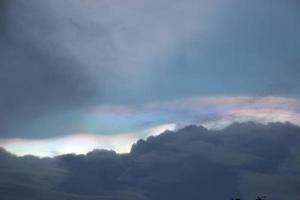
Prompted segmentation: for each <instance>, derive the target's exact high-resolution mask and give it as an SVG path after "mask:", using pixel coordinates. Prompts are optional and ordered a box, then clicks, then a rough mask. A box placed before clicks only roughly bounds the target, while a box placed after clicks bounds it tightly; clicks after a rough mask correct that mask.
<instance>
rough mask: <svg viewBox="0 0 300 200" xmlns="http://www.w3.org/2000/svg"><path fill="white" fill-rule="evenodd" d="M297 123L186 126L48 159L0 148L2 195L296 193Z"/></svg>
mask: <svg viewBox="0 0 300 200" xmlns="http://www.w3.org/2000/svg"><path fill="white" fill-rule="evenodd" d="M299 141H300V128H299V127H298V126H295V125H292V124H282V123H270V124H267V125H262V124H256V123H253V122H249V123H241V124H237V123H236V124H232V125H231V126H229V127H227V128H225V129H222V130H208V129H205V128H203V127H198V126H188V127H185V128H183V129H180V130H178V131H176V132H172V131H167V132H165V133H163V134H161V135H158V136H151V137H149V138H148V139H147V140H139V141H138V142H137V143H136V144H135V145H133V147H132V149H131V152H130V153H129V154H116V153H115V152H114V151H106V150H94V151H92V152H90V153H88V154H86V155H74V154H68V155H62V156H58V157H55V158H44V159H38V158H35V157H28V156H26V157H15V156H13V155H11V154H9V153H7V152H5V151H4V150H2V151H1V153H0V159H1V162H0V163H1V164H0V173H1V181H0V190H1V193H0V195H1V197H2V198H4V199H18V198H20V195H21V196H22V199H31V200H32V199H40V198H41V197H42V196H43V197H44V196H46V197H47V199H49V200H50V199H51V200H52V199H57V198H65V199H84V200H85V199H87V200H90V199H132V200H133V199H137V200H145V199H150V200H154V199H155V200H164V199H174V200H181V199H191V200H194V199H195V200H196V199H230V198H231V197H236V196H238V197H241V198H242V199H245V200H252V199H255V197H256V196H257V195H266V196H267V197H268V198H270V199H273V200H280V199H298V198H299V197H300V193H299V190H298V188H299V186H300V165H299V146H300V144H299Z"/></svg>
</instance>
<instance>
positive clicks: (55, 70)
mask: <svg viewBox="0 0 300 200" xmlns="http://www.w3.org/2000/svg"><path fill="white" fill-rule="evenodd" d="M25 5H26V4H24V3H18V4H17V6H16V5H15V1H11V2H9V1H1V4H0V9H1V14H0V15H1V17H0V91H1V92H0V95H1V98H0V110H1V114H0V122H1V123H0V137H37V135H31V136H30V134H29V133H26V132H25V131H24V130H23V132H22V131H20V130H22V129H24V125H25V124H26V123H28V122H30V121H31V120H34V119H36V118H37V117H40V116H41V115H43V114H46V113H52V112H55V111H60V112H62V111H65V110H68V109H71V108H74V107H77V108H78V107H79V108H80V105H82V104H85V103H87V102H88V100H89V99H90V98H91V97H92V92H93V91H94V89H93V87H91V85H90V83H89V82H88V81H87V80H88V79H87V78H86V76H85V74H84V73H83V71H80V70H78V68H76V67H78V66H79V65H80V64H79V63H78V62H75V61H74V60H73V59H72V58H70V57H68V56H66V55H65V54H62V53H61V52H57V47H55V46H53V45H52V44H51V41H48V40H46V39H47V38H46V35H45V34H47V33H46V32H43V27H41V26H40V25H38V24H36V23H37V22H36V21H34V18H33V17H27V15H30V10H27V11H28V13H27V15H26V12H25V11H26V9H25V11H23V12H25V13H21V14H20V13H15V12H16V11H17V9H16V8H20V7H22V6H23V7H24V6H25ZM2 11H3V12H2ZM22 14H23V15H25V17H23V18H22ZM12 15H13V16H14V15H16V16H19V15H21V16H19V17H16V19H14V18H13V17H11V16H12ZM14 20H15V21H16V20H18V23H14V22H15V21H14ZM26 20H27V21H26ZM29 25H30V26H31V27H28V28H32V26H38V27H39V29H37V30H35V31H36V32H37V33H35V34H37V35H38V36H39V38H38V41H44V43H45V44H47V45H44V46H41V45H40V43H38V42H32V40H31V38H30V37H34V34H33V33H32V34H31V35H26V32H25V31H24V30H26V26H29ZM45 26H46V25H45ZM54 28H55V27H52V29H54ZM52 29H51V24H50V25H48V27H47V29H46V30H48V31H53V30H52ZM46 47H47V48H46ZM12 127H14V128H12ZM16 127H17V128H16ZM26 134H28V135H26Z"/></svg>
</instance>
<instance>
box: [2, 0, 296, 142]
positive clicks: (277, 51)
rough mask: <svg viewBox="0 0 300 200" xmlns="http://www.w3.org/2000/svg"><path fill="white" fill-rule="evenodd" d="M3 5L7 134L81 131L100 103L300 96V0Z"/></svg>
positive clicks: (66, 1) (4, 130)
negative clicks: (217, 96) (83, 124)
mask: <svg viewBox="0 0 300 200" xmlns="http://www.w3.org/2000/svg"><path fill="white" fill-rule="evenodd" d="M128 5H130V6H128ZM0 9H1V14H0V91H1V98H0V109H1V114H0V122H1V124H0V137H1V138H7V137H10V138H49V137H53V136H60V135H67V134H74V133H77V132H79V131H81V130H82V129H81V127H80V126H79V125H78V124H80V122H81V121H84V120H85V119H84V118H85V117H84V116H83V115H84V114H83V113H84V112H85V111H86V110H88V109H90V107H91V106H94V105H97V106H99V105H110V106H111V105H115V104H118V105H138V104H145V103H149V102H157V101H171V100H178V99H181V98H189V97H193V96H214V95H232V96H235V95H249V96H266V95H271V96H288V97H290V96H291V97H296V98H298V97H299V92H298V91H299V85H300V84H299V78H298V73H297V72H299V62H298V60H299V55H298V53H297V52H299V48H300V44H299V39H298V35H299V34H300V27H299V23H298V22H299V18H300V16H299V5H298V3H297V2H296V1H292V0H291V1H280V0H275V1H264V2H261V1H258V0H255V1H251V2H249V1H237V0H230V1H227V2H226V4H225V3H224V2H223V1H220V0H213V1H206V0H201V1H196V0H188V1H187V2H182V1H170V0H164V1H151V2H148V1H145V0H142V1H136V0H129V1H126V2H124V1H119V0H117V1H106V0H105V1H94V0H92V1H79V0H74V1H70V0H64V1H58V0H53V1H51V2H49V1H43V0H41V1H37V0H28V1H26V2H25V1H15V0H12V1H8V0H3V1H1V3H0ZM278 13H281V14H280V15H279V14H278ZM41 127H43V128H41ZM53 127H55V128H53ZM57 127H58V128H57ZM101 131H102V132H104V131H103V130H101Z"/></svg>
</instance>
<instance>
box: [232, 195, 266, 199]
mask: <svg viewBox="0 0 300 200" xmlns="http://www.w3.org/2000/svg"><path fill="white" fill-rule="evenodd" d="M265 199H266V197H263V196H262V197H260V196H258V197H257V198H256V200H265ZM231 200H241V199H240V198H235V199H234V198H232V199H231Z"/></svg>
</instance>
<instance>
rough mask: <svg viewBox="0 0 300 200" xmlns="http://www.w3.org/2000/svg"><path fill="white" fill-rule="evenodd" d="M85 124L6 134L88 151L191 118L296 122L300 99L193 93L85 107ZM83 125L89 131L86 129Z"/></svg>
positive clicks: (23, 145)
mask: <svg viewBox="0 0 300 200" xmlns="http://www.w3.org/2000/svg"><path fill="white" fill-rule="evenodd" d="M82 115H83V116H84V117H83V120H81V121H80V122H79V127H81V128H82V129H81V130H78V131H77V132H73V133H70V134H66V135H64V136H60V137H52V138H49V139H40V140H34V139H27V140H25V139H0V146H3V147H5V148H6V149H8V150H9V151H11V152H13V153H16V154H18V155H24V154H34V155H39V156H53V155H58V154H63V153H86V152H88V151H90V150H92V149H95V148H101V149H112V150H115V151H117V152H119V153H126V152H129V150H130V147H131V145H132V144H133V143H134V142H136V141H137V140H138V139H140V138H145V137H148V136H151V135H157V134H159V133H161V132H163V131H165V130H175V129H178V128H180V127H183V126H186V125H189V124H198V125H203V126H204V127H206V128H209V129H221V128H224V127H226V126H227V125H229V124H231V123H234V122H245V121H254V122H258V123H268V122H291V123H294V124H297V125H300V101H298V100H297V99H293V98H287V97H276V96H267V97H250V96H214V97H193V98H187V99H181V100H176V101H169V102H153V103H148V104H144V105H138V106H123V105H117V106H116V105H105V106H96V107H93V108H92V109H89V110H86V111H85V112H83V113H82ZM82 130H83V131H82Z"/></svg>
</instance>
